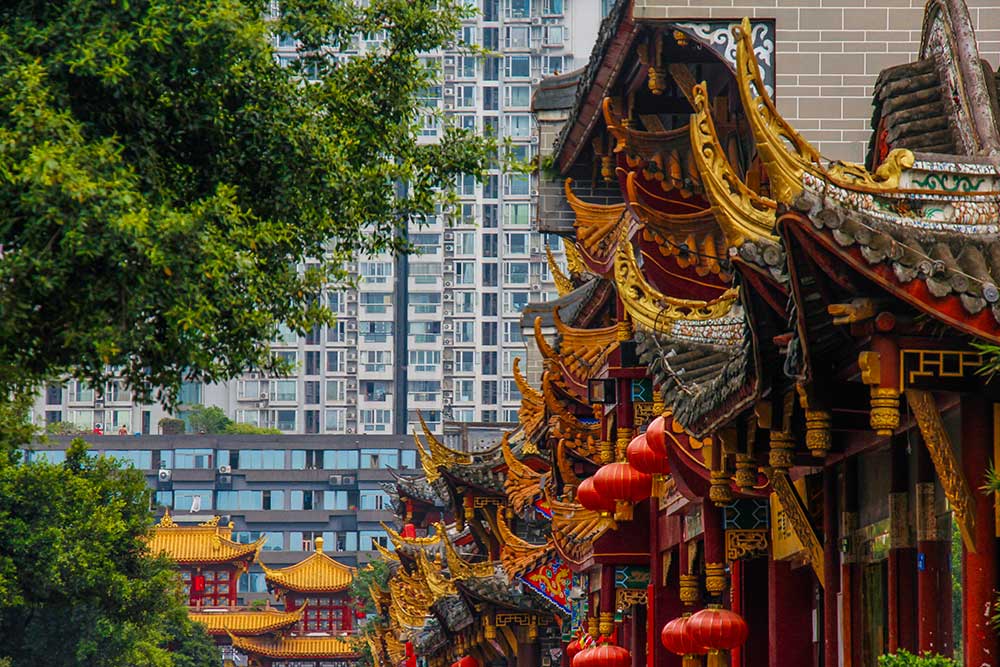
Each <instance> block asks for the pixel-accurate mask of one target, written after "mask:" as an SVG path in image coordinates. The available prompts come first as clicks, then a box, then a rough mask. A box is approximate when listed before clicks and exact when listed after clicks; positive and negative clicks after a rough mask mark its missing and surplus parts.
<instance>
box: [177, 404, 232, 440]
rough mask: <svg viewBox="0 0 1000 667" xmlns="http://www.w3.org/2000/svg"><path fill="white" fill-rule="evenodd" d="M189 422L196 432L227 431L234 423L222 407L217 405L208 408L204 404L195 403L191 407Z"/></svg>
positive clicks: (214, 432) (212, 432)
mask: <svg viewBox="0 0 1000 667" xmlns="http://www.w3.org/2000/svg"><path fill="white" fill-rule="evenodd" d="M188 422H189V423H190V424H191V430H192V431H194V432H195V433H209V434H216V433H226V432H227V431H228V428H229V426H230V425H231V424H232V423H233V422H232V420H230V419H229V417H227V416H226V413H225V412H223V411H222V408H220V407H218V406H216V405H212V406H210V407H207V408H206V407H205V406H204V405H195V406H194V407H192V408H191V409H190V412H189V414H188Z"/></svg>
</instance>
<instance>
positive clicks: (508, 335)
mask: <svg viewBox="0 0 1000 667" xmlns="http://www.w3.org/2000/svg"><path fill="white" fill-rule="evenodd" d="M503 342H505V343H523V342H524V331H522V330H521V323H520V322H518V321H517V320H507V321H506V322H504V323H503Z"/></svg>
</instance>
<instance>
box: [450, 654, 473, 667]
mask: <svg viewBox="0 0 1000 667" xmlns="http://www.w3.org/2000/svg"><path fill="white" fill-rule="evenodd" d="M451 667H479V661H478V660H476V659H475V658H473V657H472V656H471V655H467V656H464V657H462V658H460V659H459V660H457V661H455V662H453V663H451Z"/></svg>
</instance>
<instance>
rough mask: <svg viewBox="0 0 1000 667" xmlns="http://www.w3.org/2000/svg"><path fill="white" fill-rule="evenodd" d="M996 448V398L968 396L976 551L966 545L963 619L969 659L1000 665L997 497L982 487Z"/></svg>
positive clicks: (965, 435)
mask: <svg viewBox="0 0 1000 667" xmlns="http://www.w3.org/2000/svg"><path fill="white" fill-rule="evenodd" d="M992 454H993V413H992V404H990V403H989V402H987V401H985V400H984V399H983V398H982V397H979V396H973V395H969V394H965V395H963V396H962V469H963V472H964V473H965V478H966V480H967V481H968V483H969V486H970V487H971V488H972V495H973V500H974V502H975V510H976V526H975V531H974V538H975V546H976V550H975V552H973V551H970V550H969V549H968V548H966V547H965V546H963V548H962V621H963V632H964V635H965V637H964V639H965V641H964V642H963V645H964V653H965V664H966V665H969V666H970V667H980V665H991V666H992V665H996V664H997V660H998V658H1000V641H998V640H997V634H996V632H995V631H994V629H993V627H992V625H991V623H990V618H991V617H992V616H993V613H994V608H993V605H994V601H995V596H996V593H995V592H994V591H995V589H996V587H997V541H996V520H995V518H994V514H993V512H994V508H993V497H992V496H990V495H986V494H984V493H981V492H980V491H979V487H981V486H982V485H983V476H984V473H985V471H986V469H987V467H988V466H989V464H990V460H991V459H992Z"/></svg>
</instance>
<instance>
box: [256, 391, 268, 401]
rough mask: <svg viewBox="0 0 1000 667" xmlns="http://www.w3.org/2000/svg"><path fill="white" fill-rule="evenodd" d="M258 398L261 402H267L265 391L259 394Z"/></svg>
mask: <svg viewBox="0 0 1000 667" xmlns="http://www.w3.org/2000/svg"><path fill="white" fill-rule="evenodd" d="M258 398H260V400H262V401H266V400H267V392H266V391H262V392H260V396H259V397H258Z"/></svg>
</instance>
